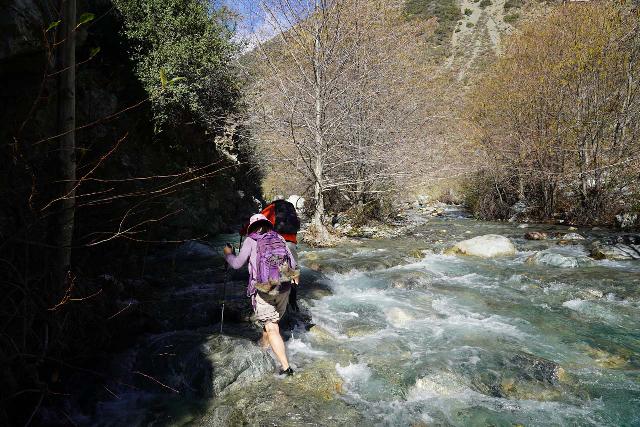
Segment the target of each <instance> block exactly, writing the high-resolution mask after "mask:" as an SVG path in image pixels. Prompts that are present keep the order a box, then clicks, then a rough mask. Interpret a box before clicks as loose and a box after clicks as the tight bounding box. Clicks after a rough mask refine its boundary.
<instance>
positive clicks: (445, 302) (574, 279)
mask: <svg viewBox="0 0 640 427" xmlns="http://www.w3.org/2000/svg"><path fill="white" fill-rule="evenodd" d="M413 220H414V222H415V224H414V225H413V226H412V227H409V228H407V230H409V231H408V232H407V233H405V234H404V235H402V236H400V237H394V238H389V239H379V240H370V239H359V240H356V241H351V242H349V243H345V244H343V245H341V246H340V247H337V248H331V249H312V248H308V247H304V246H302V247H301V248H300V258H301V261H302V264H303V266H304V271H303V281H302V284H301V286H302V288H301V290H300V293H301V298H300V305H301V307H302V312H303V314H298V315H295V316H293V317H292V318H291V319H290V320H289V321H287V322H286V324H287V325H289V326H290V328H289V329H290V330H289V331H288V332H287V337H288V338H289V339H288V341H287V349H288V353H289V355H290V359H291V363H292V365H293V366H294V368H295V369H296V370H297V375H295V376H294V377H293V378H279V377H277V376H276V375H274V372H275V368H274V365H273V361H272V358H271V357H270V356H269V355H265V354H264V353H262V352H261V351H260V350H258V349H257V347H256V346H255V345H254V344H253V343H252V341H251V340H253V339H255V337H256V335H255V332H252V331H251V329H250V328H248V327H247V326H246V323H243V322H241V320H242V318H243V316H244V315H245V314H246V312H243V310H244V309H243V308H242V304H244V300H242V297H241V294H242V290H243V287H244V283H243V281H242V279H241V278H238V277H236V278H235V279H234V280H233V281H232V282H230V283H229V284H228V285H227V286H228V288H229V289H227V297H228V298H229V307H231V308H229V310H230V311H229V313H230V314H228V316H229V320H228V323H226V324H225V329H223V334H222V335H220V334H219V332H218V328H219V325H214V326H211V325H206V324H205V323H206V321H207V320H206V316H205V318H204V320H202V321H201V323H198V322H192V324H190V323H189V322H187V323H180V326H175V325H176V323H175V322H174V323H172V324H171V326H170V327H168V328H166V330H165V331H163V332H162V333H158V334H155V335H151V336H147V337H145V338H144V339H143V340H141V342H140V343H139V345H137V346H136V348H135V349H132V350H130V351H128V352H126V353H123V354H121V355H119V356H118V359H117V360H118V363H116V365H117V366H119V368H118V369H114V375H120V374H122V373H123V372H125V371H127V372H129V374H130V373H131V372H134V371H135V372H141V373H144V374H145V375H149V376H151V377H153V378H154V380H155V381H158V382H161V383H162V384H163V385H164V386H159V385H158V384H155V383H153V381H150V380H149V379H148V378H142V377H141V375H140V374H139V375H137V379H136V380H135V381H137V383H136V384H138V387H137V388H136V389H127V388H126V387H124V386H122V385H119V383H118V384H115V383H114V384H112V385H111V387H112V388H111V389H110V390H111V391H114V394H115V395H117V397H118V398H117V399H116V398H115V397H110V396H106V395H105V396H104V398H103V399H102V401H101V402H100V403H99V405H98V409H97V411H96V415H95V417H93V418H91V424H97V425H134V424H138V425H147V424H154V425H238V424H248V425H389V426H395V425H399V426H402V425H413V426H420V425H445V426H449V425H451V426H469V425H481V426H485V425H494V426H513V425H524V426H535V425H585V426H591V425H594V426H633V425H640V329H639V328H638V326H639V320H640V261H610V260H602V261H595V260H593V261H592V260H587V261H585V262H584V263H583V262H579V263H578V264H577V265H578V266H576V267H574V268H567V267H555V266H551V265H548V264H536V263H531V262H530V261H529V262H528V261H527V260H528V259H529V258H530V257H531V256H532V255H534V254H536V253H538V252H540V251H546V252H550V253H553V254H556V253H557V254H560V255H562V256H563V257H564V258H565V259H577V260H585V259H586V255H587V250H586V248H587V247H588V245H589V242H590V241H591V240H593V239H596V238H602V237H605V236H608V237H610V236H611V235H612V234H613V232H611V231H606V230H592V229H579V230H577V232H578V233H580V234H582V235H583V236H584V237H586V239H585V240H584V241H582V240H580V241H571V242H563V243H568V244H562V245H560V244H558V240H557V239H549V240H544V241H529V240H525V239H524V238H523V235H524V232H525V231H530V230H538V231H546V232H548V233H551V232H561V233H566V232H568V230H567V227H564V226H551V225H533V224H532V225H529V227H528V228H527V229H524V228H522V226H519V225H518V224H510V223H495V222H483V221H476V220H473V219H470V218H467V217H465V215H462V214H461V213H460V212H457V211H454V210H452V211H449V212H448V213H447V214H446V215H445V216H444V217H441V218H428V219H426V218H424V219H421V218H418V217H415V218H413ZM485 234H499V235H502V236H506V237H508V238H510V239H511V240H512V242H513V243H515V245H516V247H517V252H516V254H515V255H511V256H504V257H496V258H488V259H484V258H477V257H469V256H460V255H444V254H443V252H444V250H445V249H446V248H448V247H450V246H452V245H453V244H454V243H456V242H459V241H461V240H465V239H469V238H471V237H474V236H479V235H485ZM231 238H232V236H220V238H218V239H217V240H216V241H214V242H212V243H213V244H214V245H215V246H216V247H220V246H221V245H222V243H223V242H224V241H225V240H226V239H231ZM174 277H177V279H175V280H174V282H176V283H177V282H179V283H180V285H175V287H173V288H170V289H168V290H167V291H166V292H167V294H166V297H165V305H160V306H159V307H160V308H159V309H158V308H156V312H157V311H158V310H160V311H162V310H164V309H166V308H167V307H172V309H173V312H175V311H181V310H183V311H184V310H187V311H189V312H198V311H201V310H202V311H204V312H206V311H207V310H209V311H212V310H216V312H217V307H218V305H217V303H216V304H214V305H208V306H205V307H204V308H198V307H199V306H198V305H197V303H199V302H198V301H200V302H201V300H202V299H203V298H208V299H209V300H211V301H215V300H216V298H218V299H219V298H220V283H217V284H216V283H211V282H219V281H220V280H221V279H220V277H221V276H220V273H219V272H217V270H215V269H212V268H211V266H208V265H207V263H204V262H202V261H198V262H193V263H190V264H189V267H188V268H183V269H182V270H181V272H180V271H179V272H178V273H177V276H174ZM305 286H306V289H305ZM230 289H231V290H230ZM185 294H186V295H188V297H187V298H186V301H187V302H186V303H180V302H179V301H183V300H184V299H183V298H182V297H180V298H178V297H176V295H182V296H183V295H185ZM233 304H235V305H236V306H237V308H236V309H234V308H233ZM234 310H235V311H234ZM243 313H245V314H243ZM173 317H175V316H173ZM195 317H196V318H201V317H202V316H195ZM163 348H165V349H166V348H168V349H170V350H167V352H169V353H170V354H172V355H173V356H171V358H170V361H168V362H167V361H166V359H167V358H166V357H165V358H163V359H162V361H159V360H160V359H161V356H158V357H156V358H155V359H154V358H153V357H152V356H149V354H156V355H163V354H165V353H166V352H165V353H163V351H164V350H162V349H163ZM123 367H124V368H123ZM117 372H120V374H117ZM129 376H130V377H132V375H131V374H130V375H129ZM133 377H135V375H134V376H133ZM118 378H123V377H122V375H121V376H120V377H118ZM132 381H133V380H132ZM125 382H126V381H125ZM165 386H166V387H170V388H171V389H172V390H170V389H168V388H166V387H165ZM112 389H113V390H112Z"/></svg>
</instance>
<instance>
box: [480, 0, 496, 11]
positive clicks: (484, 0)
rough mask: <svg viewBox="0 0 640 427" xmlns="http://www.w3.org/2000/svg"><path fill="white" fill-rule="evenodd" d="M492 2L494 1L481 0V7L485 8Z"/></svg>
mask: <svg viewBox="0 0 640 427" xmlns="http://www.w3.org/2000/svg"><path fill="white" fill-rule="evenodd" d="M492 4H493V2H492V1H491V0H482V1H481V2H480V7H481V8H483V9H484V8H485V7H487V6H491V5H492Z"/></svg>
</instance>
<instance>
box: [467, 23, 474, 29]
mask: <svg viewBox="0 0 640 427" xmlns="http://www.w3.org/2000/svg"><path fill="white" fill-rule="evenodd" d="M473 27H475V24H474V23H473V22H467V28H473Z"/></svg>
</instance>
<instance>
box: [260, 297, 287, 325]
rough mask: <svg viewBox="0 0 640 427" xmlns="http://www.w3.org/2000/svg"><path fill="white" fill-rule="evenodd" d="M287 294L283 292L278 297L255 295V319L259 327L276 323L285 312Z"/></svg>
mask: <svg viewBox="0 0 640 427" xmlns="http://www.w3.org/2000/svg"><path fill="white" fill-rule="evenodd" d="M289 292H290V291H287V292H284V293H281V294H278V295H268V294H263V293H261V292H258V293H257V294H256V308H255V312H254V314H255V319H256V321H257V322H258V324H259V325H260V326H261V327H264V325H265V324H266V323H269V322H273V323H278V321H279V320H280V319H282V316H284V313H285V311H287V304H288V303H289Z"/></svg>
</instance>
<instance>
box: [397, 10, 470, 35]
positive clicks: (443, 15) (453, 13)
mask: <svg viewBox="0 0 640 427" xmlns="http://www.w3.org/2000/svg"><path fill="white" fill-rule="evenodd" d="M405 13H406V14H407V16H409V17H420V18H423V19H429V18H432V17H435V18H437V19H438V28H437V29H436V31H435V36H436V39H437V40H438V41H439V42H443V41H444V40H445V39H446V38H447V37H449V36H450V35H451V33H452V32H453V30H454V27H455V25H456V22H457V21H458V20H459V19H460V18H462V13H461V12H460V7H459V6H458V3H457V1H456V0H407V1H406V2H405Z"/></svg>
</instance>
